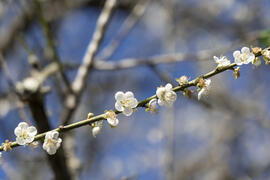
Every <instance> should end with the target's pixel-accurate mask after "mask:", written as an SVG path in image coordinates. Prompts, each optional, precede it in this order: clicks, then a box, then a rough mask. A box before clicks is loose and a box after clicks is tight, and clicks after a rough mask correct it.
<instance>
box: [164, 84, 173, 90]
mask: <svg viewBox="0 0 270 180" xmlns="http://www.w3.org/2000/svg"><path fill="white" fill-rule="evenodd" d="M165 89H166V91H171V90H172V85H171V84H170V83H168V84H166V86H165Z"/></svg>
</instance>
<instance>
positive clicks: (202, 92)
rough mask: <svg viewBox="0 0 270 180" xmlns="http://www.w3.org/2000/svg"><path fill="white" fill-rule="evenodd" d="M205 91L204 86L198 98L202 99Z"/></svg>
mask: <svg viewBox="0 0 270 180" xmlns="http://www.w3.org/2000/svg"><path fill="white" fill-rule="evenodd" d="M204 92H205V89H204V88H202V89H201V90H200V91H199V93H198V100H200V99H201V96H202V95H203V94H204Z"/></svg>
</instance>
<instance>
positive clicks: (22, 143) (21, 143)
mask: <svg viewBox="0 0 270 180" xmlns="http://www.w3.org/2000/svg"><path fill="white" fill-rule="evenodd" d="M16 142H17V143H18V144H19V145H25V144H26V142H25V139H24V138H20V137H17V138H16Z"/></svg>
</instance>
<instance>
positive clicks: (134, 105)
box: [129, 98, 138, 108]
mask: <svg viewBox="0 0 270 180" xmlns="http://www.w3.org/2000/svg"><path fill="white" fill-rule="evenodd" d="M129 105H130V107H131V108H135V107H137V105H138V101H137V99H135V98H132V99H131V100H130V104H129Z"/></svg>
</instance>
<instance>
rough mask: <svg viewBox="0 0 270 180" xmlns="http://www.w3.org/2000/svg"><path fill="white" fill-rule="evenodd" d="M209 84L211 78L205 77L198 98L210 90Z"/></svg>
mask: <svg viewBox="0 0 270 180" xmlns="http://www.w3.org/2000/svg"><path fill="white" fill-rule="evenodd" d="M210 84H211V79H205V80H204V83H203V86H202V87H201V90H200V91H199V93H198V100H200V99H201V96H202V95H207V94H208V92H209V90H210Z"/></svg>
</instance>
